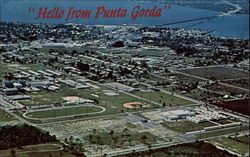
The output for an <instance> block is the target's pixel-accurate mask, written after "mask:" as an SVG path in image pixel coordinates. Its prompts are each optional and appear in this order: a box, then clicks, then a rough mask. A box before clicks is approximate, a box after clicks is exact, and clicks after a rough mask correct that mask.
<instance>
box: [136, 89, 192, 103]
mask: <svg viewBox="0 0 250 157" xmlns="http://www.w3.org/2000/svg"><path fill="white" fill-rule="evenodd" d="M135 95H137V96H139V97H142V98H145V99H148V100H151V101H155V102H158V103H160V104H163V103H165V104H166V106H179V105H187V104H195V103H194V102H192V101H188V100H185V99H182V98H179V97H176V96H172V95H169V94H166V93H163V92H136V93H135ZM143 102H144V101H143ZM146 103H147V102H146Z"/></svg>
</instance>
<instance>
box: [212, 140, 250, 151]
mask: <svg viewBox="0 0 250 157" xmlns="http://www.w3.org/2000/svg"><path fill="white" fill-rule="evenodd" d="M209 142H210V143H213V144H217V145H220V146H223V147H224V148H226V149H229V150H232V151H234V152H237V153H239V154H241V155H244V154H245V153H247V152H248V151H249V145H247V144H243V143H240V142H237V141H235V140H233V139H229V138H227V137H221V138H217V139H213V140H209Z"/></svg>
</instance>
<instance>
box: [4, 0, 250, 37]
mask: <svg viewBox="0 0 250 157" xmlns="http://www.w3.org/2000/svg"><path fill="white" fill-rule="evenodd" d="M0 3H2V4H1V21H4V22H24V23H78V24H91V25H92V24H104V25H121V24H143V25H147V26H152V25H161V24H167V23H172V22H177V21H182V20H189V19H195V18H202V17H209V16H216V15H217V14H218V13H217V12H214V11H208V10H201V9H194V8H189V7H180V6H173V5H171V9H167V10H164V11H163V12H162V16H161V17H153V18H152V17H143V18H137V19H136V20H132V18H131V17H130V13H131V12H132V9H133V8H134V7H135V6H137V5H140V6H141V7H142V8H153V7H154V6H157V8H163V7H164V4H161V3H159V2H152V1H151V2H131V1H130V2H129V1H125V2H124V1H104V0H100V1H70V0H68V1H66V0H61V1H51V0H48V1H47V0H46V1H45V0H43V1H41V0H40V1H33V0H17V1H14V0H8V1H2V0H0ZM98 6H105V7H106V8H109V9H116V8H120V7H121V8H124V9H128V12H127V17H124V18H98V19H95V17H94V16H95V12H96V10H97V9H96V8H97V7H98ZM31 7H32V8H33V7H35V8H36V9H38V8H40V7H48V8H49V9H53V8H54V7H60V8H61V9H64V10H65V11H66V12H67V11H68V9H69V8H70V7H74V9H75V10H92V14H91V17H90V18H88V19H70V20H69V21H67V22H66V21H65V18H66V14H67V13H65V16H64V18H62V19H56V20H55V19H46V20H44V19H39V20H34V18H35V17H36V14H35V13H31V12H28V10H29V8H31ZM248 18H249V15H233V16H225V17H217V18H214V19H209V20H202V21H195V22H188V23H181V24H175V25H171V26H168V27H179V28H183V27H185V28H194V29H205V30H212V31H214V32H213V35H215V36H223V37H233V38H249V36H248V34H249V29H248V26H249V24H248V22H249V20H248Z"/></svg>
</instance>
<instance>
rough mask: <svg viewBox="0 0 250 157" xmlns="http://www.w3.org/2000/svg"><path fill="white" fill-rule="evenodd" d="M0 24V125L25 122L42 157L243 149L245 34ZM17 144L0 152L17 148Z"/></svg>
mask: <svg viewBox="0 0 250 157" xmlns="http://www.w3.org/2000/svg"><path fill="white" fill-rule="evenodd" d="M0 28H1V29H0V34H1V35H0V43H1V44H0V80H1V83H0V84H1V85H0V91H1V92H0V119H1V124H2V125H7V126H9V125H11V124H12V123H18V124H19V123H25V124H26V125H28V126H26V125H24V126H23V130H26V129H29V130H34V132H36V134H38V135H37V136H36V137H34V139H37V138H38V137H40V139H37V140H30V141H32V143H30V145H32V147H33V148H32V149H34V150H37V149H42V148H41V147H42V146H44V147H45V145H46V147H48V149H51V150H53V151H46V149H44V151H43V153H44V154H43V155H44V156H53V155H54V156H56V155H58V154H59V156H63V155H65V156H67V155H68V156H77V155H83V156H126V155H128V156H129V155H131V156H133V154H134V156H143V153H152V151H154V152H157V151H158V150H161V149H164V150H165V152H168V153H170V152H172V153H175V154H174V155H178V154H179V155H180V154H181V153H183V154H188V153H190V152H199V153H201V154H202V153H204V154H203V155H204V156H205V155H207V154H209V153H212V154H213V153H214V154H217V153H218V154H221V155H222V156H246V154H248V153H249V150H248V147H249V141H248V139H249V116H250V115H249V113H250V112H249V107H248V103H249V81H248V80H249V39H236V38H223V37H215V36H212V35H211V31H207V30H200V29H188V28H185V29H184V28H183V29H180V28H166V27H159V26H143V25H136V24H134V25H129V24H125V25H120V26H112V25H79V24H50V25H47V24H21V23H1V24H0ZM31 126H32V127H34V128H31ZM37 128H38V129H41V130H43V131H46V132H47V133H44V132H41V133H40V132H38V131H37V130H36V129H37ZM0 129H1V128H0ZM4 129H5V130H7V129H8V127H7V128H4ZM4 129H3V130H4ZM16 129H18V128H16ZM26 134H27V132H26V133H23V135H22V134H20V135H18V136H20V138H19V139H20V140H21V139H22V138H21V137H22V136H24V135H25V136H27V135H26ZM34 134H35V133H34ZM1 135H4V136H6V135H5V134H4V132H3V134H1ZM0 137H2V136H0ZM7 139H8V138H6V139H2V138H0V141H3V142H0V143H7V142H6V141H5V140H7ZM36 141H38V142H36ZM22 142H24V140H23V141H20V142H19V143H11V144H12V145H11V144H10V145H11V146H12V147H10V146H8V145H3V144H0V148H1V150H0V154H1V155H2V154H3V156H8V155H10V154H12V155H13V154H15V155H17V156H18V155H20V154H22V153H26V152H25V151H29V147H26V146H23V145H22V144H21V143H22ZM44 144H45V145H44ZM20 147H22V149H19V148H20ZM185 147H189V148H190V150H187V149H186V148H185ZM199 147H209V148H211V149H209V150H206V151H210V152H201V150H199ZM13 148H15V149H13ZM183 148H185V149H183ZM217 148H220V149H217ZM189 151H190V152H189ZM34 153H35V152H34ZM205 153H207V154H205ZM135 154H136V155H135ZM201 156H202V155H201Z"/></svg>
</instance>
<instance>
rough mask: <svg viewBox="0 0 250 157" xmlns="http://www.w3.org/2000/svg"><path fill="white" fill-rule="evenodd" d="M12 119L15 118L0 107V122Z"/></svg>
mask: <svg viewBox="0 0 250 157" xmlns="http://www.w3.org/2000/svg"><path fill="white" fill-rule="evenodd" d="M13 120H15V118H14V117H13V116H12V115H10V114H8V113H7V112H5V111H4V110H2V109H0V122H8V121H13Z"/></svg>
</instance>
